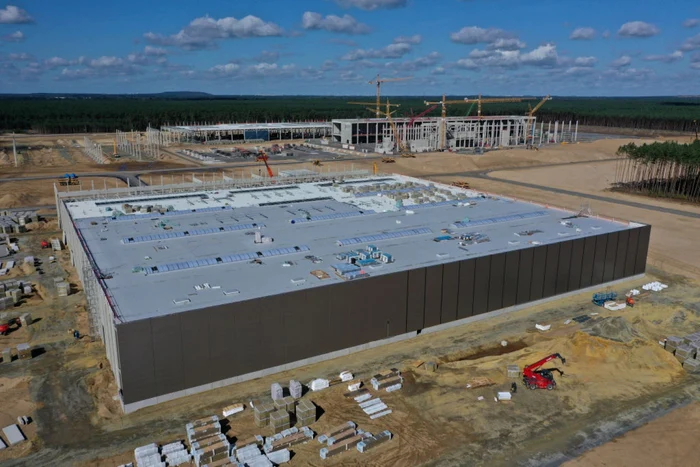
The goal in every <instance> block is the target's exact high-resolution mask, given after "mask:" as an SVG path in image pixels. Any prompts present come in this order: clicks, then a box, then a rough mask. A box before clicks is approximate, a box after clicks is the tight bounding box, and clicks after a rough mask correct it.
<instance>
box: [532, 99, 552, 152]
mask: <svg viewBox="0 0 700 467" xmlns="http://www.w3.org/2000/svg"><path fill="white" fill-rule="evenodd" d="M551 100H552V97H551V96H550V95H547V96H546V97H543V98H542V100H541V101H540V102H539V103H538V104H537V105H536V106H535V107H534V108H532V107H531V106H530V104H528V112H527V116H528V117H534V116H535V112H537V111H538V110H540V107H542V106H543V105H544V103H545V102H547V101H551ZM530 131H531V130H530V120H528V121H527V123H526V124H525V144H526V145H527V148H528V149H530V148H531V147H534V145H533V143H534V141H532V135H531V134H530Z"/></svg>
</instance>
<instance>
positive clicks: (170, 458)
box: [160, 441, 190, 466]
mask: <svg viewBox="0 0 700 467" xmlns="http://www.w3.org/2000/svg"><path fill="white" fill-rule="evenodd" d="M160 452H161V454H163V455H164V456H165V462H166V463H167V464H168V466H174V465H182V464H186V463H188V462H189V461H190V454H189V453H188V452H187V449H186V448H185V445H184V444H183V443H182V441H176V442H174V443H170V444H166V445H165V446H163V448H162V449H161V451H160Z"/></svg>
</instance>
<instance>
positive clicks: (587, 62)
mask: <svg viewBox="0 0 700 467" xmlns="http://www.w3.org/2000/svg"><path fill="white" fill-rule="evenodd" d="M596 63H598V59H597V58H595V57H578V58H576V59H574V66H577V67H592V66H595V64H596Z"/></svg>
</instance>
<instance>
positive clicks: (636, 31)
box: [617, 21, 661, 37]
mask: <svg viewBox="0 0 700 467" xmlns="http://www.w3.org/2000/svg"><path fill="white" fill-rule="evenodd" d="M660 32H661V30H660V29H659V28H657V27H656V26H654V25H653V24H651V23H645V22H644V21H630V22H629V23H625V24H623V25H622V26H620V29H619V30H618V31H617V34H618V36H622V37H652V36H656V35H658V34H659V33H660Z"/></svg>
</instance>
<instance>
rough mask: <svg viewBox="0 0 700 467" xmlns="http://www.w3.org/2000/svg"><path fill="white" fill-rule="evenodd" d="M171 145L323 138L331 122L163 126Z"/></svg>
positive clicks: (326, 134) (327, 132)
mask: <svg viewBox="0 0 700 467" xmlns="http://www.w3.org/2000/svg"><path fill="white" fill-rule="evenodd" d="M161 133H165V136H164V138H167V139H168V140H169V141H170V142H177V143H206V144H218V143H220V144H231V142H241V143H245V142H249V143H257V142H264V141H276V140H293V139H311V138H322V137H326V136H329V135H330V134H331V124H330V122H288V123H227V124H218V125H178V126H167V125H166V126H163V127H161Z"/></svg>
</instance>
